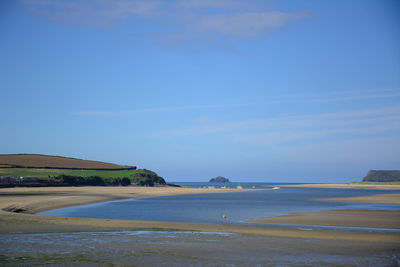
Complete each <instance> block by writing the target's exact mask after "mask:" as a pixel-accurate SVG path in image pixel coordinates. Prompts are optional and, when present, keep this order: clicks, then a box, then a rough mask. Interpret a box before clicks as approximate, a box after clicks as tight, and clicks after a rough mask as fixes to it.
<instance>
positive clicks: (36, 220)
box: [0, 187, 400, 243]
mask: <svg viewBox="0 0 400 267" xmlns="http://www.w3.org/2000/svg"><path fill="white" fill-rule="evenodd" d="M243 190H246V189H216V188H177V187H53V188H50V187H46V188H6V189H2V190H0V209H1V210H0V234H9V233H46V232H85V231H89V232H93V231H120V230H143V229H153V230H184V231H207V232H231V233H238V234H250V235H261V236H271V237H283V238H307V239H322V240H359V241H371V242H378V241H379V242H380V241H382V242H383V241H385V242H394V243H399V242H400V234H397V233H390V234H389V233H382V232H373V233H369V232H364V231H354V232H353V231H352V232H345V231H335V232H332V231H326V230H313V231H305V230H302V229H296V228H288V227H279V226H267V225H237V224H229V223H224V224H222V223H221V224H207V223H181V222H158V221H133V220H110V219H94V218H73V217H56V216H43V215H37V214H34V213H36V212H40V211H44V210H48V209H55V208H60V207H67V206H74V205H82V204H89V203H95V202H103V201H110V200H117V199H124V198H143V197H155V196H165V195H176V194H202V193H220V192H237V191H243ZM18 209H20V211H22V212H19V213H18V212H10V211H5V210H14V211H15V210H17V211H18ZM365 212H366V213H365V216H366V218H367V217H368V216H369V217H373V214H372V213H370V212H369V211H365ZM300 215H301V216H303V217H304V216H307V214H299V215H298V216H300ZM336 217H338V220H339V218H340V217H343V216H336ZM274 218H279V217H274ZM275 220H276V219H275ZM297 224H298V223H297Z"/></svg>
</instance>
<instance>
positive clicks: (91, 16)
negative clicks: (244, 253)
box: [0, 0, 400, 182]
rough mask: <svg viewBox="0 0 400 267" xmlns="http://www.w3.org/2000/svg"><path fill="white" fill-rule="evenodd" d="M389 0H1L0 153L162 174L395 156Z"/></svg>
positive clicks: (301, 177) (397, 57)
mask: <svg viewBox="0 0 400 267" xmlns="http://www.w3.org/2000/svg"><path fill="white" fill-rule="evenodd" d="M399 14H400V2H399V1H390V0H383V1H382V0H375V1H371V0H363V1H357V0H353V1H347V0H335V1H331V0H324V1H323V0H318V1H312V0H310V1H277V0H271V1H258V0H253V1H251V0H250V1H237V0H220V1H218V0H213V1H210V0H202V1H201V0H174V1H172V0H170V1H157V0H154V1H153V0H132V1H123V0H116V1H111V0H99V1H94V0H93V1H91V0H81V1H50V0H32V1H25V0H21V1H9V0H5V1H1V3H0V53H1V54H0V90H1V105H0V113H1V122H0V153H41V154H52V155H63V156H70V157H77V158H84V159H93V160H100V161H107V162H114V163H119V164H128V165H137V166H139V167H141V168H147V169H151V170H154V171H156V172H157V173H159V174H160V175H161V176H163V177H165V178H166V179H167V180H169V181H207V180H208V179H210V178H211V177H215V176H217V175H222V176H226V177H228V178H230V180H232V181H243V182H244V181H260V182H261V181H263V182H348V181H355V180H360V179H361V178H362V177H363V176H364V175H365V173H366V172H367V171H368V170H370V169H399V168H400V157H399V156H398V152H399V151H400V28H399V27H398V25H400V15H399Z"/></svg>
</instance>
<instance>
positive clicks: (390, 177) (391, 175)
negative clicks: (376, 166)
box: [363, 170, 400, 182]
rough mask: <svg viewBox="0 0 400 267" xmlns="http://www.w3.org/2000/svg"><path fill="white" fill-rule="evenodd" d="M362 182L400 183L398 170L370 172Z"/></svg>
mask: <svg viewBox="0 0 400 267" xmlns="http://www.w3.org/2000/svg"><path fill="white" fill-rule="evenodd" d="M363 181H364V182H400V171H398V170H391V171H387V170H380V171H376V170H371V171H369V172H368V173H367V175H366V176H365V177H364V178H363Z"/></svg>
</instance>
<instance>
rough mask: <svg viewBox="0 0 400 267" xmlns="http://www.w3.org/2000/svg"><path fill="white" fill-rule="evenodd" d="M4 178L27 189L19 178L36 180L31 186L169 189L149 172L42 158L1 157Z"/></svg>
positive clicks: (55, 157)
mask: <svg viewBox="0 0 400 267" xmlns="http://www.w3.org/2000/svg"><path fill="white" fill-rule="evenodd" d="M0 176H10V177H14V178H13V179H11V182H10V181H9V180H10V179H8V180H7V182H8V184H4V182H3V186H14V185H26V184H23V182H22V181H19V180H18V177H34V178H35V182H34V183H31V184H30V185H31V186H63V185H71V186H79V185H123V186H127V185H130V184H133V185H140V186H154V185H166V182H165V180H164V179H163V178H162V177H160V176H158V175H157V174H156V173H155V172H152V171H149V170H146V169H136V167H133V166H122V165H117V164H112V163H106V162H99V161H90V160H81V159H74V158H66V157H59V156H47V155H38V154H7V155H0ZM36 180H37V181H36ZM3 181H4V180H3Z"/></svg>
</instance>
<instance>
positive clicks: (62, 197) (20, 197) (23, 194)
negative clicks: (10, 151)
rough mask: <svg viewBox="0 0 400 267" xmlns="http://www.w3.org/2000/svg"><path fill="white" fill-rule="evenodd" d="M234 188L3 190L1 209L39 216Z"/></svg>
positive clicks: (17, 188)
mask: <svg viewBox="0 0 400 267" xmlns="http://www.w3.org/2000/svg"><path fill="white" fill-rule="evenodd" d="M236 191H243V189H231V188H181V187H139V186H126V187H121V186H115V187H113V186H82V187H36V188H33V187H30V188H28V187H14V188H0V210H4V209H5V210H18V209H20V210H21V211H22V212H24V213H31V214H33V213H37V212H40V211H45V210H49V209H56V208H62V207H69V206H76V205H83V204H90V203H96V202H104V201H110V200H117V199H125V198H143V197H156V196H166V195H179V194H203V193H221V192H236Z"/></svg>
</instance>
